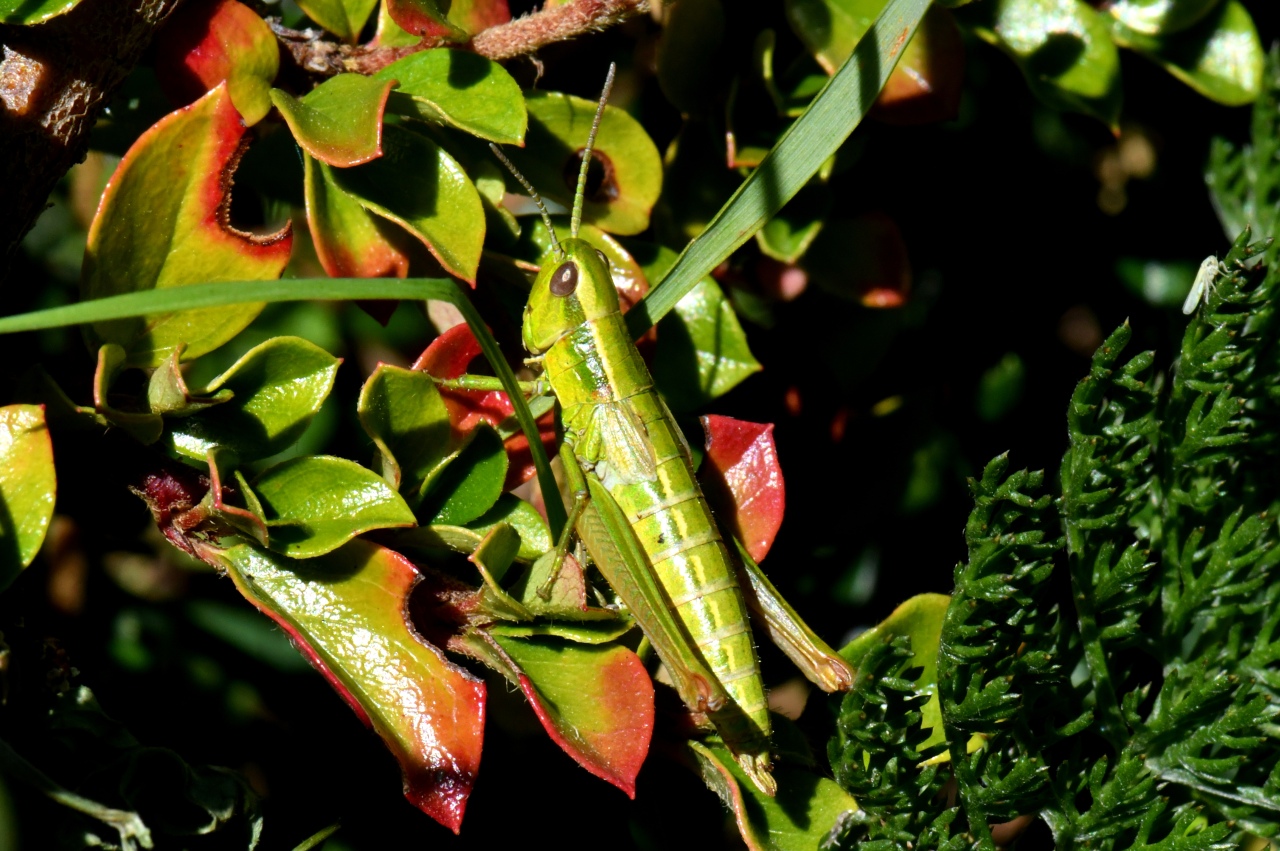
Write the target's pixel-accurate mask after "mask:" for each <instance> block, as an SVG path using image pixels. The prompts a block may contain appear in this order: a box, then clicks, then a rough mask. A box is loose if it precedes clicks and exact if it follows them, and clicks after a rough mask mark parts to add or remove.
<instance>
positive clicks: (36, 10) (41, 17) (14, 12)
mask: <svg viewBox="0 0 1280 851" xmlns="http://www.w3.org/2000/svg"><path fill="white" fill-rule="evenodd" d="M78 5H80V0H0V22H2V23H6V24H39V23H43V22H44V21H47V20H49V19H50V18H56V17H57V16H58V15H61V14H63V13H65V12H70V11H71V10H72V9H74V8H75V7H76V6H78Z"/></svg>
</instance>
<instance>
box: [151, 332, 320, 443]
mask: <svg viewBox="0 0 1280 851" xmlns="http://www.w3.org/2000/svg"><path fill="white" fill-rule="evenodd" d="M340 363H342V361H341V360H339V359H338V358H335V357H334V356H333V355H331V354H329V353H328V352H326V351H325V350H324V349H321V348H320V347H319V346H316V345H315V344H313V343H309V342H307V341H306V340H303V339H301V338H299V337H273V338H271V339H270V340H267V341H266V342H265V343H261V344H259V345H257V346H254V347H253V348H252V349H250V350H249V351H248V352H246V353H245V354H244V356H243V357H241V358H240V360H238V361H236V362H235V364H233V365H232V367H231V368H230V369H228V370H227V371H226V372H224V373H223V374H222V375H219V376H218V377H217V378H215V379H214V380H213V381H211V382H209V384H208V385H207V386H205V387H202V388H197V389H196V390H195V391H194V394H195V395H196V396H204V397H217V396H219V395H221V394H223V393H225V392H226V391H230V392H231V394H232V398H231V400H230V401H228V402H224V403H223V404H220V405H218V406H217V407H215V408H212V409H210V410H207V411H202V412H200V413H198V414H194V415H192V416H188V417H181V418H178V419H171V420H169V422H168V431H167V433H166V435H165V439H166V440H167V441H168V443H169V445H170V446H171V447H173V449H174V450H175V451H176V452H178V453H180V454H182V455H186V456H187V457H189V458H196V459H200V460H204V459H205V457H206V456H207V455H208V453H209V451H210V450H212V449H216V448H224V449H230V450H232V451H233V452H235V453H236V455H237V456H238V457H239V458H240V460H242V461H251V460H253V459H256V458H266V457H268V456H271V455H274V454H276V453H277V452H280V451H281V450H283V449H286V448H288V447H289V446H290V445H292V444H293V442H294V441H295V440H297V439H298V438H299V437H300V436H301V435H302V433H303V432H304V431H306V428H307V426H308V425H309V424H310V423H311V419H312V417H314V416H315V415H316V412H317V411H319V410H320V406H321V405H322V404H323V403H324V400H325V399H326V398H328V396H329V391H330V390H332V389H333V381H334V376H336V375H337V372H338V365H339V364H340Z"/></svg>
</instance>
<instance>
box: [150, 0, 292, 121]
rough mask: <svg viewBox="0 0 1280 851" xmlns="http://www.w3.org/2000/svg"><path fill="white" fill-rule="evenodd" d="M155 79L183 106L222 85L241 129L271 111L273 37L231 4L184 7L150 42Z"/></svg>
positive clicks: (201, 2) (207, 1)
mask: <svg viewBox="0 0 1280 851" xmlns="http://www.w3.org/2000/svg"><path fill="white" fill-rule="evenodd" d="M156 42H157V49H156V78H157V80H158V81H159V83H160V87H161V88H162V89H163V90H164V92H165V94H166V95H168V96H169V98H170V99H171V100H173V102H174V103H177V104H188V103H191V102H192V101H193V100H196V99H197V98H199V97H200V96H202V95H203V94H204V93H205V92H207V91H209V90H210V89H212V88H214V87H215V86H217V85H218V84H219V83H221V82H222V81H223V80H225V81H226V82H227V88H228V90H229V91H230V92H231V102H232V103H234V104H235V106H236V109H237V110H239V112H240V115H242V116H243V117H244V120H245V123H246V124H250V125H253V124H257V123H258V122H259V121H261V120H262V118H263V116H265V115H266V114H267V113H268V112H270V111H271V98H270V97H269V94H268V93H269V92H270V91H271V83H272V81H273V80H275V78H276V73H277V72H278V71H279V70H280V49H279V47H278V46H277V44H276V37H275V35H274V34H272V32H271V28H270V27H268V26H267V24H266V22H265V21H263V20H262V18H260V17H258V15H257V13H255V12H254V11H253V10H252V9H250V8H249V7H248V6H246V5H244V4H243V3H239V2H237V0H196V2H189V3H184V4H183V5H181V6H179V7H178V9H177V10H176V11H175V12H174V13H173V15H171V16H170V17H169V19H168V21H166V22H165V27H164V31H163V32H162V33H161V36H160V37H159V38H157V39H156Z"/></svg>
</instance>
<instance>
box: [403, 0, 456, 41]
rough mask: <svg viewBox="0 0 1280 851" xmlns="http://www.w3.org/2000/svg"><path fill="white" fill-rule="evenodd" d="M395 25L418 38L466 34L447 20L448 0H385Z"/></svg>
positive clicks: (452, 36)
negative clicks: (443, 0) (441, 0)
mask: <svg viewBox="0 0 1280 851" xmlns="http://www.w3.org/2000/svg"><path fill="white" fill-rule="evenodd" d="M385 2H386V6H387V13H388V14H390V15H391V19H392V20H393V21H395V22H396V25H397V26H399V27H400V28H401V29H403V30H404V31H405V32H408V33H411V34H413V35H416V36H418V37H419V38H428V37H444V38H450V39H454V40H459V41H460V40H461V39H462V38H463V37H464V36H465V35H466V34H465V33H464V32H463V31H462V30H461V29H459V28H458V27H457V26H455V25H454V24H453V23H452V22H450V21H449V16H448V13H449V5H450V4H449V2H448V0H445V2H443V3H442V2H440V0H385Z"/></svg>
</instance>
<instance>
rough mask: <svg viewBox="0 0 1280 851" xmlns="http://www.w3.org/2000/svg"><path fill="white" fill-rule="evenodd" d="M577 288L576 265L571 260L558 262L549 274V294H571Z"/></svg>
mask: <svg viewBox="0 0 1280 851" xmlns="http://www.w3.org/2000/svg"><path fill="white" fill-rule="evenodd" d="M577 288H578V265H577V264H576V263H574V262H573V261H572V260H568V261H565V262H564V263H561V264H560V268H559V269H556V272H555V274H554V275H552V276H551V294H552V295H558V296H561V297H563V296H567V295H573V291H574V290H576V289H577Z"/></svg>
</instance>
